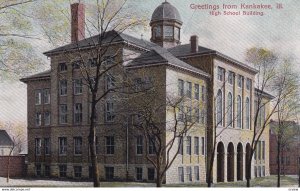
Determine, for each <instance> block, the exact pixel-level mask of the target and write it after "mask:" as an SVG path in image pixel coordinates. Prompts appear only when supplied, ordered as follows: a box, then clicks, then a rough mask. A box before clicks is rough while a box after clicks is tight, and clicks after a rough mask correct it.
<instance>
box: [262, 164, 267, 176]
mask: <svg viewBox="0 0 300 191" xmlns="http://www.w3.org/2000/svg"><path fill="white" fill-rule="evenodd" d="M262 176H266V170H265V166H262Z"/></svg>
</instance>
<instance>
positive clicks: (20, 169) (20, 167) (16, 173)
mask: <svg viewBox="0 0 300 191" xmlns="http://www.w3.org/2000/svg"><path fill="white" fill-rule="evenodd" d="M8 158H9V157H8V156H0V167H1V170H0V176H2V177H6V176H7V164H8ZM9 166H10V177H22V176H24V172H25V156H11V157H10V165H9Z"/></svg>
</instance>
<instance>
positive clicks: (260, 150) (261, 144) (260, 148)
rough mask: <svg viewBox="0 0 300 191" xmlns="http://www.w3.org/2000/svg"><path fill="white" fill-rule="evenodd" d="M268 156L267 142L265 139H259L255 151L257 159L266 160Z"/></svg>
mask: <svg viewBox="0 0 300 191" xmlns="http://www.w3.org/2000/svg"><path fill="white" fill-rule="evenodd" d="M265 158H266V144H265V141H258V142H257V146H256V150H255V152H254V159H255V160H265Z"/></svg>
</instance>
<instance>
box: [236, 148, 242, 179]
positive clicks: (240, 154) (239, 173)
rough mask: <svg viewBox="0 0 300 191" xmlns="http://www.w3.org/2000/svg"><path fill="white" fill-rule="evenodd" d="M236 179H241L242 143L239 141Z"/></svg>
mask: <svg viewBox="0 0 300 191" xmlns="http://www.w3.org/2000/svg"><path fill="white" fill-rule="evenodd" d="M236 162H237V165H236V168H237V169H236V172H237V180H243V145H242V143H239V144H238V146H237V161H236Z"/></svg>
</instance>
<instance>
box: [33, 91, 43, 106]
mask: <svg viewBox="0 0 300 191" xmlns="http://www.w3.org/2000/svg"><path fill="white" fill-rule="evenodd" d="M41 104H42V90H35V105H41Z"/></svg>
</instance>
